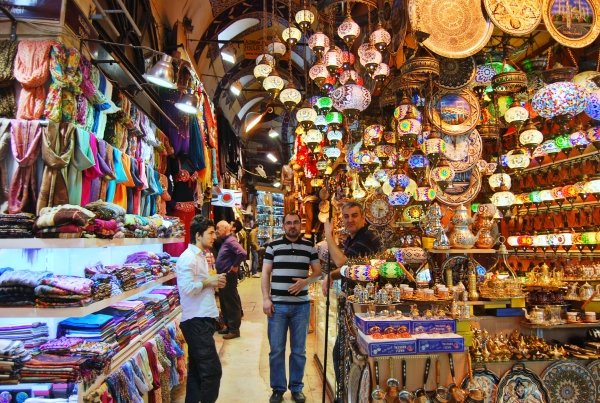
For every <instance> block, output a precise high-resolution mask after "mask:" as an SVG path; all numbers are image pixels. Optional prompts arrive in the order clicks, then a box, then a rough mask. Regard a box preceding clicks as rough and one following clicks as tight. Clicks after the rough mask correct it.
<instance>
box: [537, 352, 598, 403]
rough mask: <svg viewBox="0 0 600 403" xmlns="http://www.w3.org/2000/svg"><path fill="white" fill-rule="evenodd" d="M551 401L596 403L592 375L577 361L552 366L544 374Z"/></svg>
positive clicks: (543, 378)
mask: <svg viewBox="0 0 600 403" xmlns="http://www.w3.org/2000/svg"><path fill="white" fill-rule="evenodd" d="M542 382H544V386H545V387H546V389H548V395H549V397H550V401H552V402H561V403H596V388H595V387H590V386H593V385H595V383H594V377H593V376H592V373H591V372H590V371H589V370H588V369H587V368H586V367H584V366H583V365H581V364H580V363H578V362H576V361H570V360H568V361H559V362H555V363H553V364H550V366H549V367H548V368H546V370H545V371H544V372H543V373H542Z"/></svg>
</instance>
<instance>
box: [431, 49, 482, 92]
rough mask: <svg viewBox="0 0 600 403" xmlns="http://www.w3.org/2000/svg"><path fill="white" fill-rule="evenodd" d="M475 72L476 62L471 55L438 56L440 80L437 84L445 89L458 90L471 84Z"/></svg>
mask: <svg viewBox="0 0 600 403" xmlns="http://www.w3.org/2000/svg"><path fill="white" fill-rule="evenodd" d="M476 72H477V63H476V62H475V58H474V57H472V56H469V57H465V58H461V59H456V58H450V57H442V58H440V80H439V82H438V85H439V86H440V87H441V88H445V89H447V90H458V89H461V88H464V87H466V86H468V85H469V84H471V82H472V81H473V79H474V78H475V73H476Z"/></svg>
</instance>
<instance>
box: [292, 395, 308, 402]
mask: <svg viewBox="0 0 600 403" xmlns="http://www.w3.org/2000/svg"><path fill="white" fill-rule="evenodd" d="M292 399H294V401H295V402H296V403H304V402H306V396H304V393H302V392H292Z"/></svg>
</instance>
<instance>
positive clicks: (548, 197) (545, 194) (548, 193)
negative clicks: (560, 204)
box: [540, 189, 554, 202]
mask: <svg viewBox="0 0 600 403" xmlns="http://www.w3.org/2000/svg"><path fill="white" fill-rule="evenodd" d="M540 199H541V200H542V202H551V201H554V197H552V190H547V189H546V190H542V191H540Z"/></svg>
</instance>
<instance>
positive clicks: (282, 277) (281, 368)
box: [261, 213, 321, 403]
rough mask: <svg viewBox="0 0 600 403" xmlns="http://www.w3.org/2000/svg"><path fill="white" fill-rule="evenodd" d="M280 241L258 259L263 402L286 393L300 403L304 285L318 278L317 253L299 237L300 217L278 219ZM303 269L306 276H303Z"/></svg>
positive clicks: (275, 402)
mask: <svg viewBox="0 0 600 403" xmlns="http://www.w3.org/2000/svg"><path fill="white" fill-rule="evenodd" d="M283 219H284V220H283V229H284V233H285V235H284V236H283V238H280V239H277V240H275V241H273V242H271V243H270V244H269V245H268V246H267V250H266V252H265V256H264V258H263V268H262V279H261V288H262V295H263V312H264V313H265V314H266V315H267V316H268V319H267V320H268V330H267V332H268V336H269V346H270V347H271V351H270V352H269V368H270V372H271V376H270V379H271V388H272V389H273V394H272V395H271V398H270V399H269V403H280V402H281V401H283V394H284V393H285V391H286V390H287V389H288V388H289V389H290V391H291V392H292V398H293V399H294V401H295V402H296V403H304V402H305V401H306V397H305V396H304V394H303V393H302V388H303V387H304V383H303V382H302V379H303V378H304V367H305V364H306V336H307V335H308V324H309V320H310V301H309V298H308V286H309V284H311V283H314V282H315V281H317V280H318V279H319V278H320V277H321V262H320V261H319V256H318V255H317V250H316V249H315V248H314V246H313V245H312V244H311V243H310V242H309V241H308V240H306V239H302V238H300V216H299V215H298V214H297V213H288V214H286V215H285V217H284V218H283ZM309 268H312V273H311V274H310V276H309ZM288 329H289V331H290V349H291V354H290V359H289V367H290V368H289V372H290V381H289V384H287V385H286V370H285V347H286V341H287V333H288Z"/></svg>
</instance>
